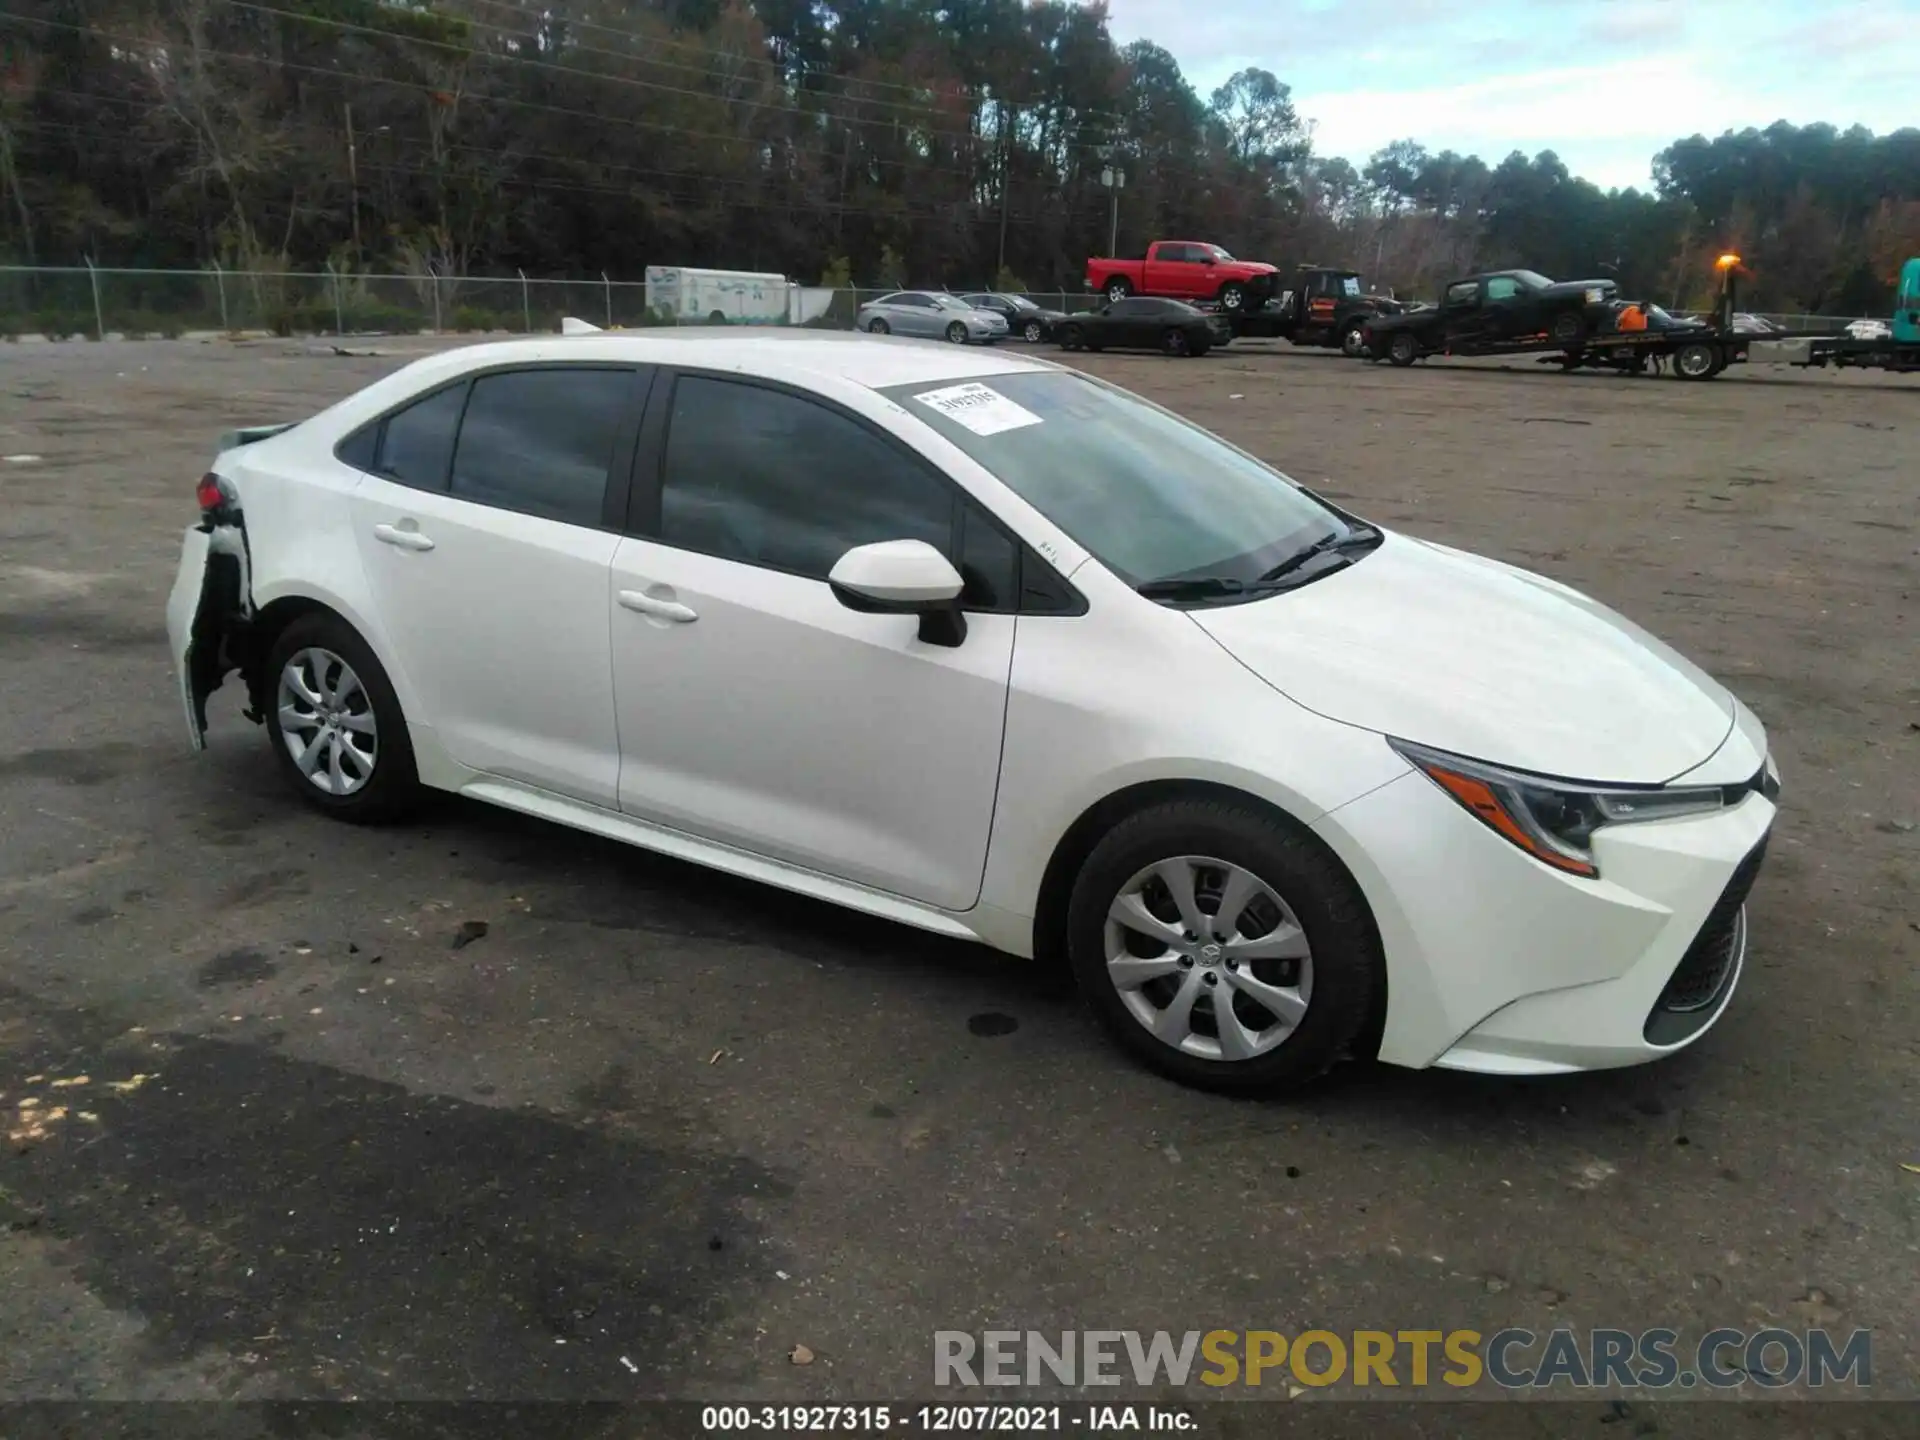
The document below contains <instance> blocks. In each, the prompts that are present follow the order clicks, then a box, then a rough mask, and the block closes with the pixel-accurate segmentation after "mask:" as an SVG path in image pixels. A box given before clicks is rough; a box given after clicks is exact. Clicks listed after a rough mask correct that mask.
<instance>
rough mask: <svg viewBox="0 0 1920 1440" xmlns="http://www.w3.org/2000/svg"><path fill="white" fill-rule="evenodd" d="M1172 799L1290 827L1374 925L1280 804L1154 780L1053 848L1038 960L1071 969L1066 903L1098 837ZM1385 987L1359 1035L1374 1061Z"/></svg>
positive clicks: (1227, 788) (1312, 837) (1327, 850)
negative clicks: (1208, 803)
mask: <svg viewBox="0 0 1920 1440" xmlns="http://www.w3.org/2000/svg"><path fill="white" fill-rule="evenodd" d="M1171 800H1218V801H1227V802H1229V803H1231V804H1235V805H1242V806H1245V807H1247V808H1249V809H1252V810H1257V811H1259V812H1260V813H1261V814H1263V815H1266V816H1269V817H1270V818H1272V819H1273V820H1275V821H1277V822H1279V823H1280V824H1282V825H1284V826H1286V827H1287V828H1288V829H1289V830H1291V831H1293V832H1294V833H1295V834H1297V835H1298V836H1300V837H1301V839H1303V840H1304V841H1306V842H1307V843H1308V844H1309V845H1312V846H1313V847H1314V848H1315V849H1317V850H1319V851H1320V852H1321V853H1322V854H1324V855H1325V856H1326V858H1327V859H1328V860H1329V861H1330V862H1331V863H1332V864H1333V866H1334V867H1335V868H1336V869H1337V870H1338V871H1339V872H1340V874H1342V875H1343V876H1345V877H1346V879H1347V883H1348V884H1350V885H1352V886H1353V891H1354V895H1355V896H1356V897H1357V898H1358V900H1359V902H1360V906H1361V909H1362V910H1364V911H1365V912H1366V916H1367V923H1368V924H1369V925H1372V924H1374V921H1373V909H1372V907H1371V906H1369V905H1368V904H1367V900H1366V892H1365V891H1363V890H1362V889H1361V888H1360V884H1359V882H1358V881H1357V880H1355V879H1354V878H1353V872H1352V871H1350V870H1348V869H1347V867H1346V865H1345V864H1344V863H1343V862H1342V861H1341V859H1340V857H1339V856H1338V855H1337V854H1335V853H1334V851H1333V849H1332V848H1331V847H1330V846H1329V845H1328V844H1327V843H1326V842H1325V841H1324V840H1322V839H1321V838H1320V837H1319V836H1318V835H1316V834H1315V833H1314V832H1313V831H1312V829H1310V828H1309V827H1308V826H1305V825H1303V824H1301V823H1300V821H1299V820H1297V819H1295V818H1294V817H1293V816H1292V815H1290V814H1288V813H1287V812H1286V811H1285V810H1282V809H1281V808H1280V807H1279V806H1277V805H1273V804H1269V803H1268V802H1267V801H1265V800H1262V799H1260V798H1259V797H1258V796H1254V795H1249V794H1248V793H1247V792H1246V791H1244V790H1236V789H1234V788H1233V787H1232V786H1231V785H1220V784H1215V783H1213V782H1211V781H1206V780H1150V781H1147V782H1146V783H1144V784H1140V785H1129V786H1128V787H1127V788H1126V789H1124V790H1116V791H1114V793H1113V794H1111V795H1108V796H1106V797H1104V798H1103V799H1101V800H1098V801H1096V802H1095V803H1094V804H1093V805H1092V806H1091V807H1089V808H1088V809H1087V811H1086V813H1084V814H1083V815H1081V816H1080V818H1079V819H1078V820H1075V821H1074V822H1073V824H1071V825H1069V826H1068V827H1067V833H1066V834H1064V835H1062V836H1061V837H1060V842H1059V843H1058V844H1057V845H1055V846H1054V847H1053V855H1052V856H1051V857H1050V858H1049V859H1048V861H1047V868H1046V872H1045V874H1043V875H1042V876H1041V879H1040V898H1039V902H1038V904H1037V905H1036V906H1035V913H1034V917H1033V955H1034V959H1035V960H1036V961H1037V962H1039V963H1041V964H1043V965H1046V966H1049V967H1052V968H1057V969H1058V970H1059V972H1060V973H1061V974H1063V975H1064V974H1066V973H1067V906H1068V903H1069V902H1070V901H1071V900H1072V898H1073V882H1074V880H1075V878H1076V877H1077V876H1078V875H1079V874H1080V867H1081V866H1082V865H1084V864H1085V863H1086V860H1087V857H1088V856H1089V855H1091V854H1092V853H1093V848H1094V846H1096V845H1098V844H1099V843H1100V838H1101V837H1102V836H1103V835H1105V834H1106V833H1107V831H1109V830H1111V829H1112V828H1113V827H1114V826H1115V825H1117V824H1119V823H1120V822H1121V821H1122V820H1124V819H1126V817H1127V816H1129V815H1133V814H1136V813H1138V812H1139V811H1141V810H1145V809H1147V808H1149V807H1150V806H1153V805H1161V804H1165V803H1166V802H1168V801H1171ZM1378 939H1379V935H1378V927H1377V926H1376V927H1375V942H1376V944H1377V943H1378ZM1386 1014H1387V990H1386V977H1385V976H1382V977H1381V983H1380V985H1379V987H1378V989H1377V991H1376V992H1375V1004H1374V1013H1373V1014H1372V1015H1370V1016H1369V1017H1368V1019H1367V1024H1366V1026H1365V1027H1364V1028H1363V1029H1362V1031H1361V1033H1360V1035H1359V1036H1358V1038H1357V1043H1356V1046H1355V1050H1354V1053H1355V1055H1356V1056H1364V1057H1365V1058H1367V1059H1372V1058H1373V1057H1374V1056H1375V1055H1377V1054H1378V1053H1379V1050H1380V1035H1381V1030H1382V1028H1383V1026H1384V1025H1385V1023H1386Z"/></svg>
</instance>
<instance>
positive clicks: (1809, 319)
mask: <svg viewBox="0 0 1920 1440" xmlns="http://www.w3.org/2000/svg"><path fill="white" fill-rule="evenodd" d="M929 288H942V287H929ZM951 288H952V289H953V293H955V294H969V293H978V292H977V291H968V290H966V289H963V288H961V287H951ZM893 293H895V290H894V289H893V288H887V289H878V288H871V289H870V288H860V289H843V290H834V289H823V288H820V287H817V286H796V287H794V289H793V291H792V292H791V294H792V298H791V303H790V305H789V313H788V318H789V323H792V324H796V325H803V326H807V327H810V328H815V329H828V330H849V329H852V328H853V327H854V325H855V322H856V317H857V316H858V313H859V310H860V307H861V306H862V305H863V304H865V303H867V302H868V301H870V300H877V299H879V298H881V297H882V296H884V295H890V294H893ZM1027 298H1028V299H1030V300H1032V301H1033V302H1034V303H1035V304H1037V305H1039V306H1040V307H1041V308H1043V309H1047V310H1058V311H1064V312H1066V313H1068V314H1073V313H1076V312H1079V311H1084V310H1089V309H1092V308H1093V307H1094V306H1096V305H1097V304H1099V303H1100V297H1099V296H1098V295H1096V294H1091V293H1087V292H1078V291H1065V292H1061V291H1054V292H1034V293H1031V294H1029V295H1028V297H1027ZM567 316H574V317H577V318H579V319H581V320H585V321H588V322H589V323H591V324H594V325H598V326H601V327H602V328H605V329H614V328H619V329H634V328H638V327H640V326H646V325H672V324H675V323H689V322H685V321H679V322H676V320H675V319H674V317H673V314H672V312H671V311H670V310H667V309H664V308H661V307H650V306H649V304H648V300H647V286H646V283H645V282H644V281H641V280H615V279H612V278H610V277H608V276H604V275H603V276H601V277H600V278H598V279H593V280H551V279H534V278H532V277H530V276H525V275H514V276H467V275H460V276H454V275H431V274H429V275H391V274H384V275H383V274H350V273H346V272H342V271H333V270H324V271H321V272H319V273H314V272H311V271H308V272H299V273H295V272H270V271H252V270H221V269H218V268H215V269H212V270H108V269H101V268H97V267H94V266H91V265H86V266H69V267H53V268H48V267H30V266H18V265H0V338H4V339H7V340H19V339H26V338H29V337H42V338H45V339H49V340H71V339H87V340H106V339H160V338H167V339H172V338H178V337H180V336H184V335H223V334H268V335H333V336H343V335H414V334H419V335H448V334H455V335H481V334H512V335H530V334H551V333H554V332H557V331H558V330H559V329H560V322H561V320H563V319H564V318H566V317H567ZM1758 318H1759V319H1761V320H1764V321H1767V322H1768V323H1770V324H1771V325H1773V326H1775V327H1777V328H1779V329H1783V330H1797V331H1807V330H1816V331H1838V330H1841V329H1844V328H1845V327H1846V326H1847V325H1849V324H1851V323H1853V321H1852V318H1851V317H1848V316H1838V315H1760V316H1759V317H1758Z"/></svg>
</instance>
